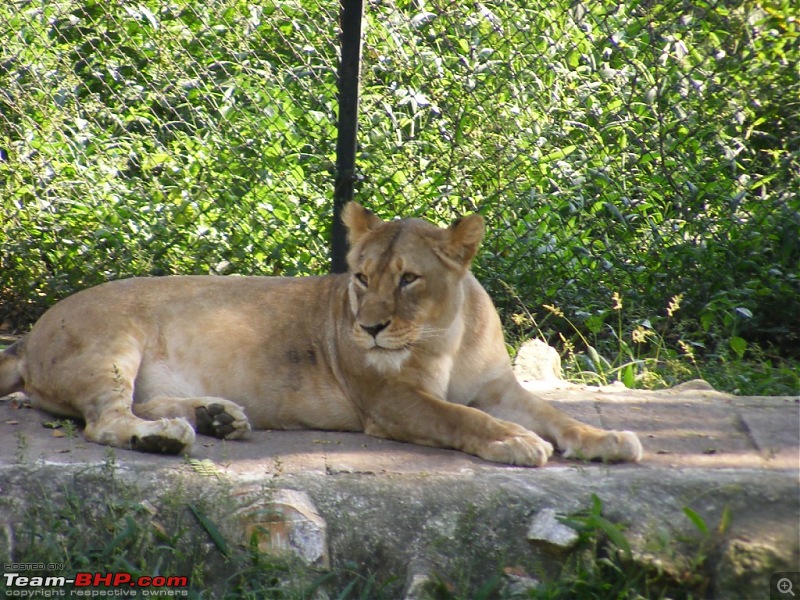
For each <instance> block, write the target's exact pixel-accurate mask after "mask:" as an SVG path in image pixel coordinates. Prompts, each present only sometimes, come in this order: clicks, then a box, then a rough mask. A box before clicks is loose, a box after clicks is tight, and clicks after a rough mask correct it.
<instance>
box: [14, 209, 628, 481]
mask: <svg viewBox="0 0 800 600" xmlns="http://www.w3.org/2000/svg"><path fill="white" fill-rule="evenodd" d="M344 222H345V225H346V226H347V228H348V231H349V236H350V245H351V250H350V253H349V255H348V263H349V265H350V272H349V273H348V274H344V275H331V276H327V277H304V278H266V277H263V278H262V277H163V278H140V279H128V280H123V281H116V282H111V283H107V284H104V285H101V286H98V287H95V288H92V289H89V290H85V291H83V292H79V293H77V294H75V295H73V296H71V297H69V298H67V299H65V300H63V301H61V302H59V303H58V304H56V305H55V306H54V307H53V308H51V309H50V310H49V311H48V312H47V313H46V314H45V315H44V316H43V317H42V318H41V319H40V320H39V322H38V323H37V324H36V325H35V326H34V328H33V330H32V331H31V333H30V334H29V336H28V337H27V338H25V339H24V340H22V341H21V342H19V343H17V344H15V345H14V346H12V347H11V348H9V349H7V350H6V351H5V352H4V353H2V354H0V396H2V395H5V394H8V393H11V392H13V391H18V390H24V391H25V392H26V393H27V394H28V396H29V397H30V399H31V401H32V402H33V404H34V405H35V406H38V407H40V408H42V409H44V410H47V411H50V412H52V413H55V414H59V415H68V416H76V417H80V418H83V419H84V420H85V421H86V429H85V436H86V438H87V439H89V440H91V441H94V442H99V443H103V444H110V445H113V446H118V447H125V448H130V447H132V448H135V449H140V450H145V451H159V452H181V451H184V450H185V449H186V448H187V447H189V446H190V445H191V444H192V443H193V441H194V437H195V430H197V431H198V432H199V433H204V434H210V435H216V436H218V437H225V438H228V439H232V438H241V437H243V436H245V435H246V434H247V433H248V431H249V430H250V428H251V427H254V428H256V429H295V428H313V429H332V430H344V431H365V432H366V433H368V434H371V435H375V436H379V437H386V438H391V439H395V440H402V441H407V442H412V443H416V444H425V445H430V446H439V447H446V448H456V449H458V450H462V451H464V452H468V453H470V454H474V455H477V456H480V457H482V458H484V459H486V460H491V461H496V462H501V463H509V464H517V465H525V466H541V465H543V464H545V463H546V462H547V459H548V458H549V457H550V455H551V454H552V452H553V446H552V445H551V442H552V443H554V444H556V445H557V446H558V447H559V448H560V449H561V450H562V451H563V452H564V454H565V455H566V456H578V457H582V458H587V459H593V458H597V459H603V460H609V461H638V460H639V459H640V458H641V456H642V447H641V444H640V443H639V440H638V439H637V438H636V436H635V435H634V434H633V433H631V432H628V431H622V432H615V431H603V430H599V429H596V428H593V427H590V426H588V425H584V424H582V423H579V422H577V421H575V420H574V419H572V418H570V417H568V416H566V415H565V414H563V413H562V412H560V411H558V410H556V409H555V408H553V407H552V406H550V405H548V404H547V403H545V402H544V401H542V400H540V399H539V398H537V397H536V396H535V395H533V394H532V393H530V392H528V391H526V390H525V389H523V388H522V387H521V386H520V385H519V383H518V382H517V380H516V378H515V377H514V374H513V372H512V370H511V365H510V362H509V359H508V355H507V353H506V349H505V344H504V342H503V333H502V329H501V326H500V320H499V318H498V316H497V312H496V311H495V308H494V306H493V305H492V302H491V300H490V299H489V297H488V295H487V294H486V292H485V291H484V289H483V288H482V287H481V285H480V284H479V283H478V282H477V280H476V279H475V278H474V277H473V276H472V274H471V273H470V272H469V265H470V262H471V261H472V258H473V257H474V255H475V253H476V251H477V249H478V245H479V243H480V240H481V237H482V235H483V220H482V219H481V217H480V216H478V215H472V216H469V217H466V218H465V219H463V220H461V221H458V222H456V223H454V224H453V225H452V226H451V227H450V228H448V229H441V228H439V227H436V226H434V225H431V224H430V223H427V222H425V221H421V220H417V219H405V220H398V221H391V222H384V221H382V220H380V219H378V218H377V217H375V216H374V215H372V213H370V212H369V211H367V210H366V209H364V208H362V207H361V206H359V205H357V204H354V203H351V204H349V205H348V206H347V207H346V209H345V213H344Z"/></svg>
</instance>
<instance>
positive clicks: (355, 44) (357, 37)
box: [331, 0, 364, 273]
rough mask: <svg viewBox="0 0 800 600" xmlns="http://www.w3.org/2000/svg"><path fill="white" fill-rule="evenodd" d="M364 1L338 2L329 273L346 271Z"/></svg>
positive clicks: (354, 171) (354, 159) (356, 131)
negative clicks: (338, 54) (336, 112)
mask: <svg viewBox="0 0 800 600" xmlns="http://www.w3.org/2000/svg"><path fill="white" fill-rule="evenodd" d="M363 14H364V3H363V0H341V13H340V20H341V51H342V55H341V60H340V62H339V73H338V80H339V81H338V83H339V122H338V138H337V141H336V182H335V189H334V194H333V227H332V239H331V271H332V272H334V273H344V272H345V271H347V261H346V256H347V232H346V231H345V228H344V225H343V224H342V220H341V213H342V209H343V208H344V205H345V204H346V203H347V202H349V201H350V200H352V198H353V184H354V183H355V179H356V147H357V133H358V87H359V80H360V71H361V20H362V17H363Z"/></svg>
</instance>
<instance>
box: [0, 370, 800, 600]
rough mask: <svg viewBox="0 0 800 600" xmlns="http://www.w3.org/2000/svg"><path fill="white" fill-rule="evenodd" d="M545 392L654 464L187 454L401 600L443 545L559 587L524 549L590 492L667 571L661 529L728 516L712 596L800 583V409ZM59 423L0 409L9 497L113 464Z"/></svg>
mask: <svg viewBox="0 0 800 600" xmlns="http://www.w3.org/2000/svg"><path fill="white" fill-rule="evenodd" d="M531 385H535V384H531ZM539 393H540V394H541V395H542V396H544V397H546V398H547V399H549V400H550V401H552V402H553V403H554V404H556V405H558V406H560V407H561V408H562V409H563V410H565V411H567V412H569V413H570V414H572V415H574V416H576V417H578V418H580V419H582V420H584V421H585V422H588V423H592V424H595V425H598V426H602V427H606V428H612V429H631V430H634V431H636V432H637V433H638V434H639V435H640V438H641V440H642V443H643V445H644V448H645V457H644V460H643V461H642V462H641V464H638V465H603V464H596V463H580V462H575V461H570V460H565V459H563V458H560V457H554V458H553V460H552V461H551V462H550V463H549V464H548V465H547V466H546V467H544V468H542V469H525V468H517V467H508V466H502V465H495V464H492V463H487V462H484V461H482V460H480V459H478V458H474V457H471V456H468V455H465V454H462V453H459V452H455V451H449V450H438V449H432V448H424V447H419V446H413V445H409V444H403V443H396V442H391V441H386V440H379V439H375V438H370V437H368V436H366V435H361V434H347V433H336V432H319V431H301V432H285V431H260V432H253V434H252V436H251V437H250V438H249V439H248V440H246V441H236V442H225V441H220V440H216V439H211V438H205V437H198V442H197V444H196V445H195V448H194V449H193V451H192V454H191V458H193V459H197V460H204V459H208V460H209V461H211V462H213V465H214V468H215V469H216V470H217V471H218V472H219V473H220V474H222V475H224V476H225V477H226V478H228V479H229V480H231V481H234V482H237V483H238V484H242V485H247V484H252V483H253V482H255V483H258V482H259V481H267V480H269V481H270V482H272V483H271V485H273V486H274V485H278V486H279V487H280V488H285V489H292V490H300V491H303V492H306V493H307V494H308V496H309V497H310V498H311V499H312V501H313V503H314V504H315V505H316V508H317V510H318V511H319V514H320V515H321V516H322V518H324V520H325V521H326V523H327V536H328V537H327V541H326V542H325V543H326V544H327V546H328V548H327V549H328V551H329V555H330V562H331V564H332V566H333V567H334V568H335V567H336V566H337V565H338V564H344V563H345V562H347V563H348V564H350V563H352V562H355V563H357V564H362V565H363V566H364V568H365V569H368V570H369V571H370V572H371V573H375V574H377V575H378V576H387V577H389V576H392V577H396V578H397V579H398V581H399V582H400V583H399V584H398V585H397V590H398V591H397V593H398V597H401V596H402V594H403V593H405V594H406V595H407V596H408V597H412V596H413V594H412V592H413V590H412V588H413V587H414V586H413V585H411V582H412V580H414V578H415V577H416V578H417V579H419V577H423V579H424V573H423V575H422V576H420V574H419V565H420V564H424V565H429V564H434V565H436V564H438V565H445V566H443V567H442V568H443V569H444V570H445V571H446V570H447V567H446V564H450V562H448V560H446V559H445V558H443V556H444V555H443V549H442V547H441V546H442V542H441V540H442V539H443V538H449V539H451V540H452V543H451V544H449V546H450V547H449V548H446V549H445V550H446V552H444V553H445V554H446V553H447V552H454V553H462V554H464V556H467V555H469V556H473V557H474V556H477V557H479V558H480V557H481V556H483V558H482V559H481V560H482V561H483V562H481V560H478V559H477V558H476V560H478V562H477V563H476V566H475V567H474V568H476V569H487V570H488V569H494V568H501V569H504V568H505V569H507V568H511V567H514V568H517V567H518V566H519V565H527V567H526V569H527V570H528V571H537V570H540V571H541V572H535V573H531V575H532V576H537V577H542V576H543V577H547V574H548V573H552V572H553V569H554V564H553V563H554V561H555V562H556V563H557V562H558V560H560V559H559V558H558V557H559V556H562V557H563V549H558V548H552V547H550V548H544V549H543V548H541V547H539V546H537V544H535V543H533V542H532V541H531V540H530V539H528V537H527V530H528V525H529V523H530V521H531V519H533V518H534V517H535V516H536V515H537V514H540V513H541V511H543V510H544V509H546V508H550V509H554V510H555V511H556V512H557V513H558V514H561V515H569V514H573V513H574V512H576V511H579V510H582V509H586V508H588V507H589V506H590V505H591V496H592V494H596V495H597V496H598V497H599V498H600V499H601V500H602V501H603V506H604V515H605V516H607V518H609V519H610V520H612V521H614V522H616V523H620V524H623V525H624V526H625V527H626V535H627V536H629V539H630V540H631V542H632V546H634V549H635V550H636V554H637V556H638V557H639V559H640V560H643V561H648V560H649V561H655V562H659V561H660V562H661V563H662V564H666V562H668V561H669V560H670V558H669V557H668V556H666V555H664V556H660V555H659V553H658V551H657V549H656V548H655V545H654V540H655V539H656V538H657V537H659V536H661V535H662V533H663V531H664V530H667V531H669V532H670V535H671V536H672V537H673V538H674V539H680V540H685V539H686V538H687V537H689V538H695V539H696V541H697V544H701V543H707V540H706V541H704V540H702V539H701V538H702V537H703V536H701V535H699V532H698V531H697V530H696V526H695V525H693V524H692V523H691V522H689V520H688V519H687V518H686V515H685V512H684V508H686V507H689V508H691V510H692V511H694V512H695V513H697V514H698V515H700V516H701V517H702V519H703V520H704V521H705V523H707V524H708V528H709V529H710V530H713V529H714V528H715V527H716V526H717V525H718V523H720V521H721V520H723V519H724V518H725V517H724V516H723V515H725V514H726V513H727V514H728V515H730V522H729V523H728V524H727V526H726V527H725V528H724V531H722V532H719V534H718V535H717V537H716V539H715V540H714V541H713V548H712V549H711V550H710V551H709V558H708V560H707V561H706V562H705V563H704V565H703V567H702V568H703V569H704V570H706V571H707V572H708V574H709V577H710V579H711V585H710V587H709V588H708V590H707V592H706V593H707V594H708V597H710V598H725V599H728V598H748V599H749V598H770V589H769V581H770V577H771V576H772V574H773V573H776V572H800V397H734V396H730V395H727V394H721V393H718V392H715V391H714V390H712V389H711V388H710V387H709V386H708V385H707V384H705V383H704V382H689V383H688V384H684V385H683V386H679V387H678V388H674V389H672V390H665V391H659V392H643V391H630V390H625V389H624V388H618V387H614V386H612V387H608V388H579V387H574V386H568V387H562V388H560V389H552V388H550V389H547V390H539ZM53 421H55V419H54V418H53V417H51V416H49V415H46V414H44V413H40V412H38V411H36V410H33V409H31V408H30V407H29V406H28V405H27V403H26V402H25V399H24V397H23V396H21V395H15V396H10V397H7V398H5V399H3V400H0V489H2V490H3V493H4V494H6V493H9V492H8V491H7V490H12V489H14V488H15V487H19V486H20V485H22V484H20V483H19V482H20V481H21V479H20V473H21V472H25V471H29V472H30V473H45V472H46V473H48V474H49V475H48V476H54V475H52V474H53V473H64V474H67V473H70V472H72V471H73V470H74V469H76V468H85V466H86V465H87V464H88V465H92V464H94V465H100V464H103V463H104V462H105V461H107V460H108V449H107V448H106V447H103V446H98V445H95V444H91V443H87V442H85V441H84V440H83V438H82V436H81V434H80V433H79V432H73V431H71V430H70V429H69V428H68V427H67V428H64V427H59V428H55V429H53V428H50V427H52V425H50V426H47V425H46V424H48V423H52V422H53ZM115 458H116V461H117V464H118V465H120V466H121V467H122V468H123V469H125V470H127V471H128V472H130V473H148V474H149V476H150V477H152V476H158V477H161V476H163V477H164V479H165V480H168V479H170V478H174V477H175V476H176V475H177V474H181V475H182V476H186V477H190V478H191V477H192V474H193V469H194V468H195V467H193V466H192V465H191V464H190V463H189V461H187V460H186V459H183V458H180V457H169V456H154V455H146V454H139V453H135V452H130V451H125V450H116V451H115ZM65 476H66V475H65ZM275 482H277V484H276V483H275ZM467 512H469V513H470V514H477V515H480V519H479V522H476V523H473V524H472V525H471V526H470V529H471V531H470V532H467V533H469V535H463V534H464V532H459V531H457V529H458V527H456V524H459V523H460V524H461V525H463V524H464V520H463V515H464V514H466V513H467ZM9 518H11V519H12V520H13V516H10V517H9ZM353 523H358V526H357V527H354V526H353ZM447 545H448V544H445V546H447ZM487 553H489V554H491V556H490V557H489V559H487V558H486V555H487ZM378 557H380V558H379V559H378ZM673 558H674V557H673ZM423 571H424V569H423ZM487 573H488V571H487ZM403 590H404V591H403ZM409 590H411V591H409ZM409 594H411V595H409Z"/></svg>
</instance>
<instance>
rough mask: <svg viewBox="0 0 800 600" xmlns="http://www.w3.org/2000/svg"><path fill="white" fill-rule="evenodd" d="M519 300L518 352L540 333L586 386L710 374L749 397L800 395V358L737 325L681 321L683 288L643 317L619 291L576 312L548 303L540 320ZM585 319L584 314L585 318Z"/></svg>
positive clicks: (657, 383) (663, 383)
mask: <svg viewBox="0 0 800 600" xmlns="http://www.w3.org/2000/svg"><path fill="white" fill-rule="evenodd" d="M507 289H508V293H509V294H510V295H511V296H512V297H513V298H516V299H517V300H518V307H519V308H520V309H521V310H522V312H516V313H514V314H513V315H512V322H513V329H512V332H511V336H510V337H512V339H513V336H514V335H516V336H517V337H516V341H515V342H514V343H512V344H510V350H511V353H512V354H513V353H514V352H515V351H516V349H517V348H519V346H520V345H521V344H522V343H523V342H524V341H525V340H526V339H529V338H531V337H533V336H536V337H539V338H541V339H543V340H544V341H546V342H549V343H552V344H553V345H555V346H556V347H557V348H558V349H559V350H560V352H561V355H562V366H563V371H564V375H565V378H566V379H567V380H569V381H572V382H575V383H580V384H585V385H608V384H611V383H615V382H621V383H623V384H624V385H625V387H627V388H630V389H663V388H667V387H672V386H675V385H677V384H680V383H683V382H685V381H688V380H690V379H704V380H706V381H707V382H708V383H710V384H711V385H712V387H714V389H716V390H719V391H722V392H728V393H731V394H736V395H743V396H781V395H786V396H794V395H798V394H800V361H798V360H796V359H792V358H784V357H782V356H781V355H780V353H779V352H777V351H774V350H772V351H768V350H764V349H763V348H762V347H761V346H759V345H758V344H757V343H755V342H748V341H746V340H745V339H744V338H742V337H740V336H738V335H736V330H735V329H719V330H707V331H705V332H703V333H702V335H698V334H697V332H696V329H695V328H693V327H687V326H686V322H685V321H681V320H678V316H679V313H680V311H681V302H682V300H683V296H682V295H680V294H679V295H677V296H674V297H673V298H671V299H670V301H669V302H668V304H667V306H666V307H665V308H664V310H663V312H662V313H661V314H656V315H650V316H649V317H646V318H636V317H635V316H628V315H625V314H624V310H625V299H624V298H623V296H622V295H620V294H619V293H617V292H614V293H613V294H612V295H611V297H610V298H609V307H608V308H607V309H606V310H604V311H598V312H596V313H594V314H586V313H583V314H581V315H580V316H576V317H570V316H569V315H567V314H566V313H565V312H564V311H563V310H562V309H561V308H559V307H558V306H554V305H549V304H547V305H544V306H543V309H544V310H545V311H546V313H545V314H546V316H545V317H544V318H543V319H542V320H541V321H537V319H536V318H535V317H534V316H533V315H532V313H531V312H530V311H528V310H527V309H526V307H525V305H524V304H523V303H522V302H521V301H519V297H518V296H517V294H516V292H514V290H513V289H511V288H510V287H508V286H507ZM579 319H580V320H579Z"/></svg>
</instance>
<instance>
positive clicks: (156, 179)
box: [0, 0, 800, 389]
mask: <svg viewBox="0 0 800 600" xmlns="http://www.w3.org/2000/svg"><path fill="white" fill-rule="evenodd" d="M795 4H796V3H793V2H791V1H790V0H757V1H755V2H744V0H734V1H732V2H728V1H726V2H721V1H716V0H704V1H702V2H699V3H698V2H688V0H669V1H668V2H662V3H658V4H652V3H643V2H640V1H639V0H630V1H628V2H625V3H623V4H619V3H616V2H609V1H606V0H602V1H601V2H594V3H583V2H579V3H569V2H556V3H553V2H550V3H547V2H542V1H541V0H530V1H529V0H515V1H513V2H495V1H487V2H481V3H453V2H449V1H445V0H431V1H430V2H426V3H424V5H422V4H420V3H418V2H412V1H410V0H398V1H396V2H375V3H370V4H369V5H368V6H367V7H366V11H365V41H364V51H363V56H364V64H363V68H362V72H363V81H362V103H361V109H360V114H361V131H360V146H359V155H358V163H357V164H358V167H359V177H360V178H359V181H358V182H357V198H358V199H360V200H361V201H362V202H364V203H365V204H367V205H369V206H370V207H371V208H373V209H375V210H376V211H377V212H378V213H380V214H382V215H383V216H386V217H393V216H395V215H397V214H402V215H405V214H418V215H424V216H426V217H428V218H432V219H433V220H436V221H438V222H440V223H446V222H449V221H450V220H451V219H452V218H454V217H455V216H457V215H460V214H463V213H465V212H468V211H471V210H478V211H480V212H481V213H482V214H484V215H485V216H486V217H487V219H488V221H489V223H490V228H489V231H488V233H487V237H486V240H485V243H484V249H483V252H482V253H481V254H480V255H479V260H478V263H477V264H476V266H475V270H476V272H477V274H478V275H479V277H480V278H481V279H482V280H483V281H484V282H485V283H486V284H487V286H488V287H489V289H490V292H491V293H492V295H493V296H494V297H495V298H496V300H497V303H498V306H499V308H500V310H501V313H502V314H503V315H504V320H505V323H506V325H507V326H508V328H509V329H510V330H511V331H512V332H514V331H515V326H514V324H513V321H512V320H511V317H512V315H513V313H514V312H516V311H517V307H516V302H515V300H514V298H513V297H512V296H510V295H509V294H507V292H506V290H505V288H504V287H503V285H502V282H508V283H510V284H511V285H512V286H513V287H514V289H515V290H516V291H517V292H518V294H519V295H520V296H521V297H522V298H524V300H525V304H526V305H527V307H528V309H529V310H530V311H531V312H532V313H534V314H535V316H536V317H537V318H543V317H545V316H546V312H545V310H544V309H542V308H541V307H542V306H543V305H545V304H548V305H553V306H558V307H560V308H561V309H562V310H564V312H565V313H566V314H568V315H571V316H574V320H573V324H574V325H575V326H576V327H577V328H579V329H580V331H581V332H582V334H583V335H584V336H586V335H587V333H588V334H591V335H592V336H597V337H598V340H597V341H596V342H595V343H592V344H591V345H592V347H593V348H595V350H596V351H597V352H598V354H599V355H600V356H603V355H605V354H607V351H606V350H605V349H604V348H602V346H603V345H604V344H605V345H607V346H609V347H613V346H615V345H616V346H617V347H619V345H620V344H621V342H622V340H621V339H619V336H616V337H615V332H618V331H619V330H620V329H625V330H633V329H635V328H636V327H637V326H639V325H643V323H644V322H645V321H647V320H648V319H649V320H651V323H652V324H653V327H655V328H658V327H659V325H660V324H659V323H658V322H657V317H656V316H655V315H659V314H662V311H663V307H664V306H666V304H667V302H668V299H670V298H672V297H674V296H676V295H678V294H681V295H682V296H683V309H682V310H681V312H680V314H679V315H678V317H677V318H676V319H675V321H674V323H673V324H672V325H671V327H672V328H674V329H673V330H674V331H676V332H678V331H679V332H680V337H681V338H683V339H685V340H686V341H687V343H690V344H692V345H693V348H694V349H695V351H696V352H697V357H698V361H700V362H711V363H719V365H720V366H721V369H722V370H723V371H726V372H727V371H728V370H729V369H731V366H730V365H731V362H733V364H734V365H736V364H738V363H739V362H741V361H743V360H744V361H748V360H749V361H752V360H753V359H755V360H756V361H757V362H758V363H759V365H764V362H763V361H761V359H760V357H761V355H762V354H763V355H764V357H769V358H764V360H765V361H768V362H770V363H772V364H771V365H770V366H769V367H768V368H767V367H765V370H766V371H770V372H771V371H772V370H774V369H779V370H780V369H784V368H785V367H784V363H783V362H782V360H781V357H782V358H783V359H785V358H788V357H792V356H794V357H795V358H796V357H797V356H798V353H800V331H799V330H798V328H797V323H799V322H800V144H798V137H797V131H798V130H800V103H799V102H798V98H800V43H798V42H800V11H798V8H797V7H796V6H795ZM337 10H338V5H335V4H332V5H330V6H328V5H322V3H318V2H313V1H301V0H288V1H281V2H277V1H275V2H272V1H268V2H265V3H264V2H262V3H259V4H258V6H254V5H252V4H250V3H246V2H244V1H243V0H211V1H209V2H202V3H200V2H195V1H192V0H179V1H177V2H172V3H164V2H161V1H160V0H142V1H141V2H138V3H135V4H131V3H129V2H124V1H122V0H111V1H110V2H98V1H97V0H64V1H59V2H56V1H54V0H45V1H44V2H40V3H38V4H35V5H34V4H30V3H29V2H27V1H26V0H16V1H13V2H7V3H5V4H3V5H2V6H0V35H2V36H3V39H4V40H6V41H5V43H4V44H3V47H2V49H0V151H1V152H0V324H2V323H4V322H5V323H6V324H7V326H12V327H18V328H22V327H23V326H24V325H26V324H27V323H29V322H31V321H32V320H33V319H35V318H36V317H37V316H38V315H39V314H41V312H42V311H43V310H44V309H45V308H46V307H47V306H49V305H50V304H52V303H53V301H54V300H56V299H58V298H60V297H63V296H65V295H67V294H69V293H71V292H74V291H75V290H77V289H80V288H83V287H86V286H88V285H92V284H96V283H99V282H101V281H105V280H107V279H114V278H120V277H127V276H131V275H145V274H149V275H161V274H170V273H226V274H228V273H240V274H309V273H322V272H325V271H326V270H327V264H328V259H327V254H328V250H327V248H328V246H329V230H330V216H329V215H330V213H331V202H330V198H331V196H332V186H333V173H332V171H333V166H334V163H335V156H334V144H335V139H336V130H335V125H336V113H337V105H336V96H337V93H336V74H335V72H336V63H337V29H336V27H337V14H336V11H337ZM617 291H621V292H624V296H625V299H626V303H627V306H628V309H627V310H626V311H625V315H624V319H625V322H624V323H613V321H614V317H613V314H614V313H613V311H609V308H608V298H610V297H611V294H612V293H614V292H617ZM609 318H610V319H611V321H609ZM609 322H612V323H613V324H612V326H611V327H607V326H606V324H607V323H609ZM551 323H552V321H551ZM573 331H574V330H573V328H572V326H570V325H568V324H563V326H561V327H555V328H554V329H553V331H552V332H551V334H550V335H549V337H550V338H552V340H551V341H555V340H557V339H558V334H562V335H565V336H567V337H571V336H572V335H573ZM516 334H518V335H519V334H524V332H521V331H518V330H517V331H516ZM668 341H671V340H668ZM669 346H670V344H667V347H669ZM623 353H624V349H623ZM634 370H635V369H634V367H633V366H629V367H626V368H625V369H623V370H622V371H621V372H620V378H621V379H623V380H628V381H630V380H631V377H632V376H634V375H635V373H634ZM719 379H720V380H724V381H727V382H728V383H729V384H733V385H734V387H733V388H731V389H741V386H738V385H736V384H735V382H731V381H730V377H728V376H727V375H725V374H723V375H720V377H719ZM755 379H757V378H755Z"/></svg>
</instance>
